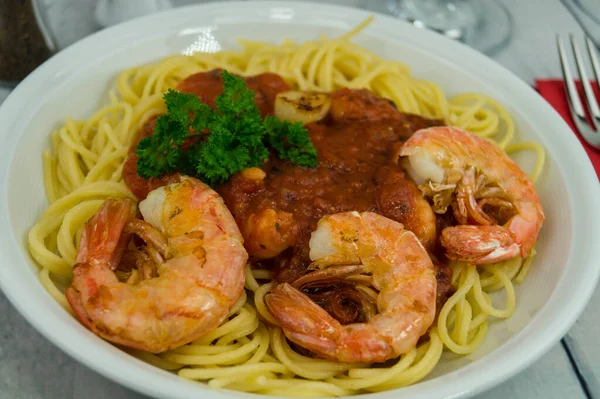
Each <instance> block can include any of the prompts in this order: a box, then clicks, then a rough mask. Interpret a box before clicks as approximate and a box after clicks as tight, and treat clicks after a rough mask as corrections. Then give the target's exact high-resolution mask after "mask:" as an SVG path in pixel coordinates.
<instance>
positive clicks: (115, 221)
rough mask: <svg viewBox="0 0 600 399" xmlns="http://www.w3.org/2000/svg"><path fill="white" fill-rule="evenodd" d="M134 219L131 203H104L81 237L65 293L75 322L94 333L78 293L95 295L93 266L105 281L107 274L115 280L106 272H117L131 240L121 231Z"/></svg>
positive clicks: (87, 224)
mask: <svg viewBox="0 0 600 399" xmlns="http://www.w3.org/2000/svg"><path fill="white" fill-rule="evenodd" d="M134 215H135V206H134V204H133V202H132V201H131V200H129V199H122V200H115V199H109V200H106V201H105V202H104V203H103V204H102V206H101V207H100V209H98V211H97V212H96V213H95V214H94V216H92V218H91V219H90V220H89V221H88V222H87V223H86V225H85V227H84V229H83V233H82V234H81V240H80V241H79V249H78V252H77V258H76V264H75V267H74V268H73V274H74V276H73V285H71V286H70V287H68V288H67V289H66V290H65V295H66V297H67V300H68V301H69V304H70V305H71V307H72V308H73V311H74V312H75V314H76V315H77V318H78V319H79V320H80V321H81V323H82V324H83V325H84V326H86V327H87V328H88V329H90V330H92V331H95V327H94V325H93V323H92V322H91V320H90V318H89V317H88V315H87V311H86V309H85V305H84V302H83V299H82V297H81V294H82V292H81V291H85V296H86V297H89V296H92V295H96V294H97V292H98V289H99V286H98V282H99V281H95V279H94V277H95V276H94V275H95V274H98V273H99V272H98V271H96V272H95V273H93V274H90V273H89V271H90V269H91V267H92V265H97V266H100V269H99V270H102V271H103V273H102V274H103V275H104V277H106V274H107V273H108V274H110V275H111V276H112V278H114V276H113V275H112V273H110V272H109V270H110V269H114V268H116V267H117V266H118V264H119V262H120V261H121V258H122V256H123V252H124V251H125V248H126V247H127V243H128V242H129V239H130V235H129V234H123V229H124V227H125V225H126V223H127V222H128V221H129V220H131V219H132V218H133V216H134ZM109 268H110V269H109Z"/></svg>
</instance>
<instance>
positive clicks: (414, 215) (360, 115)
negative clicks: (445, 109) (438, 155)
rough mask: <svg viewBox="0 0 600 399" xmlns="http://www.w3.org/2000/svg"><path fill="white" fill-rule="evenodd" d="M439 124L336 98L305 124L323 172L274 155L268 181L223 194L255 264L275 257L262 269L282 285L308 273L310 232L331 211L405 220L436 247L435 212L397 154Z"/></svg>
mask: <svg viewBox="0 0 600 399" xmlns="http://www.w3.org/2000/svg"><path fill="white" fill-rule="evenodd" d="M439 124H441V122H440V121H436V120H430V119H426V118H421V117H418V116H416V115H407V114H402V113H400V112H398V111H397V110H396V108H395V107H394V106H393V104H391V103H390V102H388V101H387V100H385V99H382V98H379V97H377V96H375V95H374V94H372V93H371V92H369V91H367V90H349V89H342V90H339V91H337V92H335V93H333V94H332V105H331V110H330V114H329V116H328V117H327V118H326V119H325V120H324V121H323V122H319V123H313V124H310V125H307V129H308V131H309V134H310V138H311V141H312V142H313V144H314V146H315V148H316V149H317V154H318V155H317V158H318V163H319V165H318V167H317V168H314V169H309V168H304V167H300V166H296V165H293V164H291V163H290V162H289V161H285V160H281V159H279V158H277V157H276V156H271V157H270V158H269V160H268V161H267V162H266V163H265V164H264V165H263V166H262V167H261V169H262V170H264V171H265V172H266V177H265V179H264V180H263V181H261V182H253V181H249V180H248V179H246V178H244V177H243V175H242V174H236V175H234V176H233V177H232V178H231V179H230V180H229V181H228V182H227V183H225V184H223V185H221V186H220V187H218V188H217V191H218V192H219V194H221V196H222V197H223V198H224V200H225V203H226V204H227V206H228V207H229V209H230V210H231V211H232V213H233V215H234V217H235V218H236V221H237V222H238V225H239V226H240V228H241V230H242V234H244V238H245V239H246V249H247V250H248V253H249V254H250V256H251V259H254V260H255V261H256V260H264V259H265V258H272V257H273V256H275V255H276V257H275V259H268V260H265V261H263V262H262V264H263V265H265V266H267V265H268V266H270V267H272V266H275V267H277V268H278V271H279V272H278V274H277V278H278V280H279V281H288V282H290V281H294V280H295V279H296V278H298V277H299V276H301V275H302V274H304V273H305V268H306V266H307V265H308V264H309V263H310V260H309V258H308V249H309V248H308V240H309V239H310V234H311V232H312V231H313V230H314V229H315V227H316V223H317V221H318V220H319V219H320V218H321V217H323V216H325V215H327V214H331V213H337V212H345V211H359V212H362V211H373V212H378V213H380V214H382V215H384V216H386V217H389V218H390V219H393V220H396V221H399V222H401V223H403V224H404V225H405V227H406V228H407V229H409V230H411V231H413V232H414V233H415V234H416V235H417V237H419V238H420V239H421V241H422V242H423V244H424V245H425V246H426V247H428V248H432V246H433V244H434V242H435V239H436V228H435V215H434V213H433V211H432V209H431V207H430V205H429V203H428V202H427V201H426V200H425V199H423V197H422V195H421V193H420V191H419V190H418V189H417V187H416V185H415V183H414V182H413V181H412V180H411V179H409V178H408V177H407V176H406V175H405V173H404V172H403V170H402V168H401V167H400V166H399V165H398V164H397V153H398V148H399V146H400V145H401V143H402V141H403V140H405V139H406V138H408V137H410V135H411V134H412V133H413V132H415V131H416V130H419V129H421V128H425V127H429V126H433V125H439ZM258 220H260V221H261V223H260V224H257V223H258V222H257V221H258ZM282 249H284V250H283V251H282Z"/></svg>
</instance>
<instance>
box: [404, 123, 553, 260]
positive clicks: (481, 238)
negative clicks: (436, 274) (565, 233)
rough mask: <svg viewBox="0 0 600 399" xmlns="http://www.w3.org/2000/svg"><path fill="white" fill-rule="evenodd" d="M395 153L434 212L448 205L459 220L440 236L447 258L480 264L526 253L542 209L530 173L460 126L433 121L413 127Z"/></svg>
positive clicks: (530, 248)
mask: <svg viewBox="0 0 600 399" xmlns="http://www.w3.org/2000/svg"><path fill="white" fill-rule="evenodd" d="M400 156H401V157H405V158H404V160H403V164H404V165H405V167H406V169H407V171H408V173H409V175H410V176H411V177H412V178H413V179H414V180H415V181H416V182H417V184H421V186H420V188H421V189H422V191H423V192H424V193H425V194H426V195H429V196H432V197H433V202H434V210H435V211H436V212H438V213H444V212H445V211H446V208H447V207H448V206H450V205H451V206H452V208H453V212H454V216H455V218H456V220H457V221H458V223H459V225H458V226H452V227H447V228H445V229H444V230H443V231H442V237H441V243H442V245H443V246H444V247H445V248H446V250H447V256H448V257H449V258H451V259H455V260H460V261H466V262H472V263H476V264H485V263H493V262H499V261H502V260H506V259H510V258H514V257H516V256H521V257H523V258H526V257H527V256H529V254H530V252H531V250H532V248H533V246H534V244H535V242H536V240H537V236H538V233H539V231H540V229H541V227H542V224H543V222H544V212H543V210H542V205H541V203H540V200H539V198H538V195H537V193H536V191H535V188H534V185H533V182H532V181H531V179H530V178H529V177H528V176H527V174H525V172H523V170H521V168H519V166H518V165H517V164H516V163H515V162H514V161H513V160H511V159H510V158H509V157H508V155H506V153H505V152H504V151H502V150H501V149H500V148H499V147H498V146H496V145H494V144H493V143H491V142H489V141H487V140H485V139H483V138H481V137H479V136H476V135H475V134H472V133H469V132H467V131H465V130H462V129H459V128H455V127H434V128H429V129H423V130H420V131H418V132H416V133H415V134H414V135H413V136H412V137H411V138H409V139H408V140H407V141H406V142H405V143H404V145H403V146H402V149H401V151H400ZM486 210H487V212H486Z"/></svg>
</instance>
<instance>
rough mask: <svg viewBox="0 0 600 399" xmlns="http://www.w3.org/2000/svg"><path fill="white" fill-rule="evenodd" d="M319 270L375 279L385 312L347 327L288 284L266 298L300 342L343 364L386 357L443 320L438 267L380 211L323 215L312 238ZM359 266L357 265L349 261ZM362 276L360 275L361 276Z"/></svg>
mask: <svg viewBox="0 0 600 399" xmlns="http://www.w3.org/2000/svg"><path fill="white" fill-rule="evenodd" d="M310 258H311V260H313V263H312V264H311V268H313V269H314V268H319V269H322V270H318V271H315V272H313V273H319V274H323V273H330V274H331V275H332V276H333V277H335V278H340V277H344V278H346V279H348V280H351V279H355V280H358V279H361V280H363V281H364V280H365V279H368V280H369V281H370V283H371V284H372V286H373V287H374V288H375V289H377V290H379V293H378V294H377V293H375V291H373V292H374V293H375V295H376V304H377V310H378V312H379V313H378V314H376V315H374V316H372V317H371V318H370V320H368V321H366V322H364V323H354V324H347V325H341V324H340V323H339V322H338V321H337V320H336V319H334V318H333V317H331V316H330V315H329V313H327V312H326V311H325V310H323V309H322V308H321V307H319V306H318V305H317V304H316V303H314V302H313V301H311V300H310V299H309V298H308V296H306V295H305V294H304V293H302V292H301V291H299V290H298V289H296V288H294V287H293V286H291V285H289V284H287V283H283V284H279V285H277V286H275V288H273V289H272V290H271V292H270V293H269V294H268V295H267V296H266V298H265V301H266V304H267V306H268V309H269V311H270V312H271V314H272V315H273V316H274V317H275V318H276V319H277V320H278V321H279V322H280V323H281V327H282V329H283V332H284V334H285V335H286V337H288V338H289V339H290V340H291V341H293V342H295V343H296V344H298V345H300V346H302V347H304V348H306V349H309V350H311V351H312V352H314V353H317V354H319V355H321V356H324V357H326V358H331V359H337V360H339V361H343V362H368V363H371V362H383V361H386V360H387V359H391V358H396V357H398V356H400V355H401V354H403V353H406V352H407V351H409V350H410V349H411V348H413V347H414V346H415V345H416V343H417V341H418V339H419V337H420V336H421V335H423V334H424V333H425V332H426V331H427V329H428V328H429V327H430V326H431V324H432V323H433V320H434V317H435V299H436V284H437V283H436V278H435V275H436V271H435V268H434V266H433V264H432V262H431V259H430V258H429V256H428V255H427V252H426V251H425V249H424V248H423V245H422V244H421V243H420V241H419V240H418V239H417V237H416V236H415V235H414V234H413V233H411V232H410V231H408V230H404V228H403V226H402V225H401V224H400V223H397V222H395V221H393V220H390V219H387V218H385V217H383V216H381V215H378V214H376V213H372V212H364V213H358V212H345V213H338V214H334V215H329V216H325V217H323V218H322V219H321V220H319V223H318V225H317V229H316V230H315V231H314V232H313V233H312V236H311V239H310ZM348 265H354V266H348ZM357 274H360V275H357Z"/></svg>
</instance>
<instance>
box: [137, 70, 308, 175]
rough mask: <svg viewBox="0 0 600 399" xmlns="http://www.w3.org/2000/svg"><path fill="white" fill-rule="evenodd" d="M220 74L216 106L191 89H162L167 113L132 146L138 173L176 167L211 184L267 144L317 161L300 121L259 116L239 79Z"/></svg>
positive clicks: (253, 159)
mask: <svg viewBox="0 0 600 399" xmlns="http://www.w3.org/2000/svg"><path fill="white" fill-rule="evenodd" d="M221 78H222V79H223V93H222V94H221V95H219V96H218V97H217V98H216V107H215V109H213V108H211V107H210V106H208V105H207V104H204V103H202V102H201V101H200V99H199V98H198V97H196V96H195V95H193V94H187V93H180V92H178V91H175V90H172V89H170V90H169V91H168V92H167V93H165V95H164V96H163V99H164V101H165V106H166V108H167V113H166V114H164V115H161V116H159V117H158V118H157V121H156V125H155V127H154V134H153V135H152V136H149V137H146V138H144V139H143V140H141V141H140V142H139V144H138V145H137V148H136V152H135V153H136V155H137V156H138V161H137V168H138V174H139V175H140V176H141V177H143V178H146V179H148V178H150V177H155V178H159V177H161V176H163V175H165V174H171V173H174V172H175V171H177V170H179V171H181V172H182V173H185V174H188V175H191V176H196V177H198V178H200V179H201V180H203V181H204V182H206V183H207V184H210V185H213V186H214V185H216V184H219V183H222V182H224V181H226V180H227V179H229V177H231V175H233V174H234V173H235V172H237V171H239V170H242V169H244V168H249V167H252V166H259V165H261V164H262V163H263V161H264V160H265V159H266V158H268V157H269V148H273V149H274V150H275V151H277V154H278V155H279V157H280V158H282V159H288V160H290V161H291V162H292V163H294V164H297V165H300V166H304V167H309V168H314V167H316V166H317V151H316V150H315V147H314V146H313V144H312V142H311V141H310V138H309V137H308V131H307V130H306V129H305V128H304V126H302V124H301V123H290V122H288V121H281V120H279V119H277V118H275V117H272V116H267V117H266V118H264V119H263V118H262V117H261V115H260V111H259V110H258V107H257V106H256V104H255V103H254V92H253V91H252V90H250V89H249V88H248V87H247V86H246V83H245V82H244V79H242V78H240V77H238V76H235V75H233V74H231V73H229V72H227V71H223V72H222V73H221ZM184 144H185V145H184ZM184 148H185V150H184Z"/></svg>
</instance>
